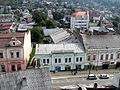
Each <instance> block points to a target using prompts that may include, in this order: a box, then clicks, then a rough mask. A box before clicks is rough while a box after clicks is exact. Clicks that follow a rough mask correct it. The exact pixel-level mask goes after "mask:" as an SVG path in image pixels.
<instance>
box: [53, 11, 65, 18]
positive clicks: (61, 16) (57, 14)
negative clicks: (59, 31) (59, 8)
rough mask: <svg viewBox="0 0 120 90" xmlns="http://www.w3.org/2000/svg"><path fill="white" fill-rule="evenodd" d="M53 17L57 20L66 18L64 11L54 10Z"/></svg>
mask: <svg viewBox="0 0 120 90" xmlns="http://www.w3.org/2000/svg"><path fill="white" fill-rule="evenodd" d="M53 18H54V19H55V20H60V19H63V18H64V13H63V12H53Z"/></svg>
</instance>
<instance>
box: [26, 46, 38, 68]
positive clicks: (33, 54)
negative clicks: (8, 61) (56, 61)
mask: <svg viewBox="0 0 120 90" xmlns="http://www.w3.org/2000/svg"><path fill="white" fill-rule="evenodd" d="M35 49H36V48H32V52H31V54H30V58H29V61H28V65H27V67H28V66H29V65H30V62H31V59H32V58H33V57H34V56H35Z"/></svg>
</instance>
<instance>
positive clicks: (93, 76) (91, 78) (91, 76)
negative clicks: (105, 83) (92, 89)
mask: <svg viewBox="0 0 120 90" xmlns="http://www.w3.org/2000/svg"><path fill="white" fill-rule="evenodd" d="M87 79H88V80H96V79H97V77H96V75H94V74H89V75H88V77H87Z"/></svg>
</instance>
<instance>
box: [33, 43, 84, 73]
mask: <svg viewBox="0 0 120 90" xmlns="http://www.w3.org/2000/svg"><path fill="white" fill-rule="evenodd" d="M84 55H85V54H84V50H83V48H82V47H81V46H80V45H79V44H37V45H36V53H35V58H36V60H37V65H36V68H44V67H48V68H49V69H50V70H51V71H55V70H56V71H61V70H65V71H67V70H72V69H84V64H85V56H84Z"/></svg>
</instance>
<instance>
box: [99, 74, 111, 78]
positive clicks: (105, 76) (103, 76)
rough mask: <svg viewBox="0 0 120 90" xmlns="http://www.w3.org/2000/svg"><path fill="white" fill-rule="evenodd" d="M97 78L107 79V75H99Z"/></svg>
mask: <svg viewBox="0 0 120 90" xmlns="http://www.w3.org/2000/svg"><path fill="white" fill-rule="evenodd" d="M99 78H100V79H108V78H109V75H107V74H101V75H100V77H99Z"/></svg>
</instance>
